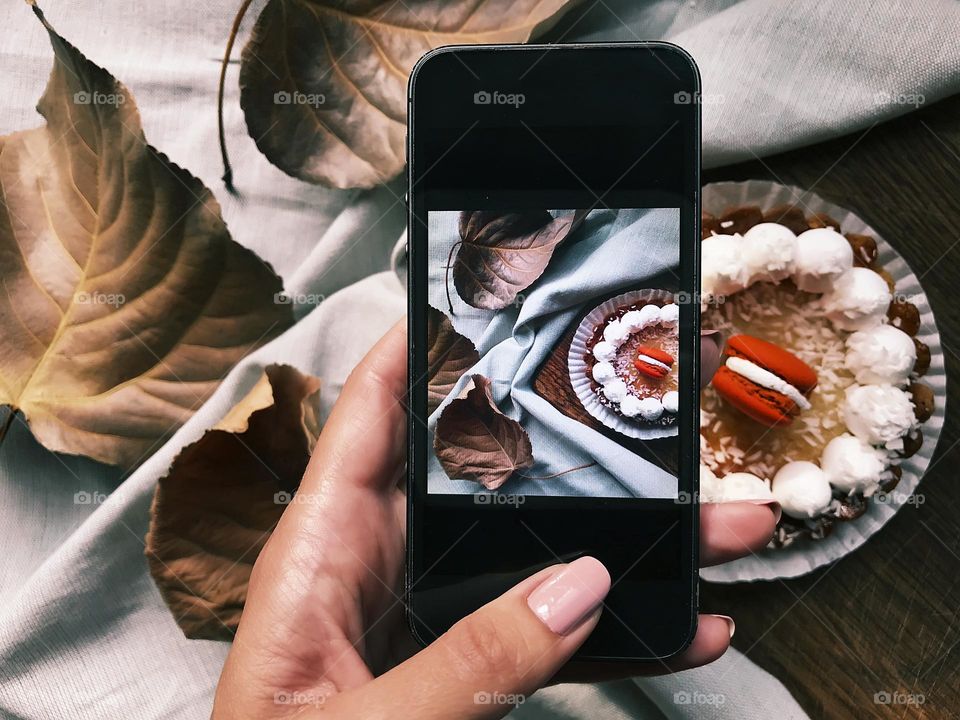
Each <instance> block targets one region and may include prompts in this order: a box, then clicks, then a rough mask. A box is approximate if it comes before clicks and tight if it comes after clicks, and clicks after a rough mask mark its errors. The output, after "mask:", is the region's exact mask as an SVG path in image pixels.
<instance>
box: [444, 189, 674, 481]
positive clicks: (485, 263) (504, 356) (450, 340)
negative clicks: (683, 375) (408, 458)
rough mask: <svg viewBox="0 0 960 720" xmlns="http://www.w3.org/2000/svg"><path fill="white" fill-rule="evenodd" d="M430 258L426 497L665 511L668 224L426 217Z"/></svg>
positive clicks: (623, 219) (605, 216) (618, 212)
mask: <svg viewBox="0 0 960 720" xmlns="http://www.w3.org/2000/svg"><path fill="white" fill-rule="evenodd" d="M428 242H429V250H428V252H429V263H428V267H429V283H428V293H429V305H430V310H429V324H428V340H429V349H428V358H427V364H428V374H429V378H428V380H429V382H428V408H427V411H428V418H427V423H426V424H427V428H428V431H429V432H430V433H431V436H432V447H433V452H432V453H431V456H430V458H429V466H428V491H429V492H431V493H450V494H473V493H489V492H495V493H498V494H508V495H553V496H589V497H653V498H675V497H676V495H677V478H676V467H677V461H678V454H677V452H678V451H677V434H678V422H677V420H678V406H679V393H678V389H679V388H678V385H679V368H680V362H679V318H680V307H679V304H678V295H677V294H676V290H677V286H678V283H679V278H678V266H679V210H678V209H677V208H639V209H633V208H627V209H616V208H614V209H610V208H601V209H594V210H590V211H586V210H582V209H568V210H528V209H521V210H507V211H501V210H438V211H431V212H430V213H429V215H428Z"/></svg>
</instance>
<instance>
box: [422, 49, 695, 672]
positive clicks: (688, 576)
mask: <svg viewBox="0 0 960 720" xmlns="http://www.w3.org/2000/svg"><path fill="white" fill-rule="evenodd" d="M699 93H700V82H699V74H698V71H697V68H696V66H695V64H694V62H693V60H692V59H691V58H690V56H689V55H688V54H687V53H686V52H684V51H683V50H682V49H680V48H678V47H676V46H674V45H670V44H667V43H660V42H650V43H603V44H579V45H516V46H514V45H510V46H465V47H459V46H458V47H445V48H440V49H438V50H435V51H433V52H431V53H429V54H428V55H426V56H425V57H424V58H422V59H421V60H420V61H419V63H418V64H417V66H416V67H415V68H414V70H413V72H412V74H411V76H410V84H409V116H408V117H409V121H408V122H409V125H408V142H407V152H408V155H407V158H408V172H409V178H408V181H409V196H408V203H409V226H408V250H409V276H408V277H409V282H408V285H409V328H410V396H409V403H408V404H409V421H410V422H409V427H410V438H409V440H410V462H409V477H408V488H407V490H408V555H407V587H406V589H407V607H408V617H409V621H410V626H411V628H412V631H413V633H414V635H415V636H416V637H417V639H418V640H419V641H420V642H422V643H429V642H431V641H432V640H433V639H434V638H436V637H437V636H438V635H440V634H441V633H443V632H444V631H445V630H447V629H448V628H449V627H450V626H451V625H452V624H453V623H455V622H456V621H457V620H458V619H460V618H462V617H464V616H465V615H467V614H469V613H470V612H472V611H474V610H475V609H477V608H478V607H480V606H481V605H483V604H484V603H486V602H488V601H490V600H492V599H493V598H495V597H496V596H498V595H499V594H501V593H502V592H504V591H505V590H507V589H508V588H510V587H511V586H512V585H514V584H515V583H516V582H518V581H519V580H521V579H522V578H524V577H526V576H528V575H530V574H531V573H533V572H535V571H537V570H539V569H542V568H544V567H546V566H548V565H552V564H554V563H557V562H569V561H572V560H574V559H576V558H577V557H580V556H583V555H592V556H594V557H596V558H598V559H599V560H601V561H602V562H603V563H604V564H605V565H606V567H607V569H608V570H609V571H610V574H611V578H612V582H613V585H612V589H611V591H610V593H609V596H608V597H607V600H606V602H605V604H604V610H603V614H602V616H601V619H600V622H599V625H598V626H597V628H596V629H595V631H594V632H593V634H592V635H591V636H590V638H589V639H588V640H587V642H586V643H585V644H584V645H583V647H582V648H581V650H580V652H579V653H578V655H577V657H578V658H580V659H597V660H601V659H602V660H648V659H653V658H666V657H669V656H671V655H674V654H676V653H678V652H680V651H681V650H683V649H684V648H685V647H686V646H687V645H688V644H689V643H690V641H691V640H692V638H693V636H694V634H695V633H696V625H697V578H698V574H697V565H698V563H697V547H698V539H697V536H698V507H697V502H696V497H697V486H698V473H697V469H698V459H697V458H698V447H699V443H698V439H697V432H698V422H699V392H698V368H697V361H696V359H697V358H699V315H700V305H699V297H698V288H699V272H698V266H699V244H700V243H699V237H700V235H699V233H700V231H699V223H700V208H699V204H700V199H699V187H700V111H699V104H698V99H699Z"/></svg>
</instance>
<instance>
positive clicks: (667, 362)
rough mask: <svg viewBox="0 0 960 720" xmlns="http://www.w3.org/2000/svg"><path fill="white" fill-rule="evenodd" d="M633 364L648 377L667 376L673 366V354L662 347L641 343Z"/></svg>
mask: <svg viewBox="0 0 960 720" xmlns="http://www.w3.org/2000/svg"><path fill="white" fill-rule="evenodd" d="M633 366H634V367H635V368H636V369H637V370H639V371H640V372H642V373H643V374H644V375H646V376H647V377H652V378H662V377H666V376H667V375H668V374H669V372H670V369H671V368H672V367H673V355H671V354H670V353H668V352H666V351H664V350H661V349H660V348H655V347H650V346H649V345H640V346H638V347H637V358H636V360H634V361H633Z"/></svg>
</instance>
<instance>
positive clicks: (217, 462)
mask: <svg viewBox="0 0 960 720" xmlns="http://www.w3.org/2000/svg"><path fill="white" fill-rule="evenodd" d="M319 389H320V381H319V380H318V379H317V378H315V377H312V376H309V375H303V374H301V373H300V372H298V371H297V370H295V369H294V368H292V367H288V366H286V365H270V366H268V367H267V368H266V370H265V372H264V374H263V375H262V376H261V377H260V380H259V382H257V384H256V385H255V386H254V388H253V389H252V390H251V391H250V393H249V394H247V396H246V397H244V398H243V399H242V400H241V401H240V402H239V403H237V405H235V406H234V407H233V409H232V410H230V412H229V413H228V414H227V415H226V416H225V417H224V418H223V420H221V421H220V422H219V423H218V424H217V425H216V426H215V427H214V428H213V429H211V430H208V431H207V432H206V433H205V434H204V435H203V437H202V438H200V439H199V440H198V441H197V442H195V443H193V444H192V445H188V446H187V447H185V448H184V449H183V450H182V451H181V452H180V454H179V455H178V456H177V458H176V459H175V460H174V461H173V465H171V467H170V471H169V472H168V473H167V475H166V477H164V478H162V479H161V480H160V482H159V483H158V485H157V489H156V492H155V494H154V497H153V504H152V505H151V508H150V529H149V531H148V533H147V538H146V556H147V560H148V562H149V565H150V574H151V575H152V576H153V579H154V582H156V584H157V587H158V588H159V589H160V594H161V595H163V599H164V600H165V601H166V603H167V606H168V607H169V608H170V612H171V613H172V614H173V616H174V617H175V618H176V620H177V624H178V625H179V626H180V629H181V630H183V633H184V635H186V636H187V637H189V638H202V639H207V640H230V639H232V638H233V634H234V633H235V632H236V629H237V624H238V623H239V622H240V614H241V612H242V611H243V604H244V600H245V599H246V595H247V583H248V582H249V580H250V571H251V570H252V569H253V563H254V562H255V561H256V559H257V556H258V555H259V554H260V550H261V549H262V548H263V546H264V544H265V543H266V542H267V540H268V539H269V537H270V533H271V532H272V531H273V528H274V527H275V526H276V524H277V521H278V520H279V519H280V515H281V514H282V513H283V509H284V507H285V505H286V503H287V502H289V500H290V498H291V497H292V494H293V493H294V491H295V490H296V488H297V486H298V485H299V484H300V478H301V477H302V476H303V472H304V470H305V469H306V467H307V460H308V459H309V457H310V452H311V451H312V450H313V445H314V443H315V442H316V439H317V437H318V435H319V431H320V423H319Z"/></svg>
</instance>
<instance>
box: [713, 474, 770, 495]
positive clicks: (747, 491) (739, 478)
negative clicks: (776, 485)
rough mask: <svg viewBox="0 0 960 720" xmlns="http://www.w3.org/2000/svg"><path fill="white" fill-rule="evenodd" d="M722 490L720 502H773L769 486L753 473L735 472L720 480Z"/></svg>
mask: <svg viewBox="0 0 960 720" xmlns="http://www.w3.org/2000/svg"><path fill="white" fill-rule="evenodd" d="M720 486H721V487H722V488H723V500H722V502H737V501H738V500H774V499H775V498H774V497H773V493H772V492H771V491H770V486H769V485H767V483H766V482H764V481H763V479H762V478H759V477H757V476H756V475H754V474H753V473H748V472H735V473H730V474H729V475H724V476H723V477H722V478H720Z"/></svg>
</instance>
